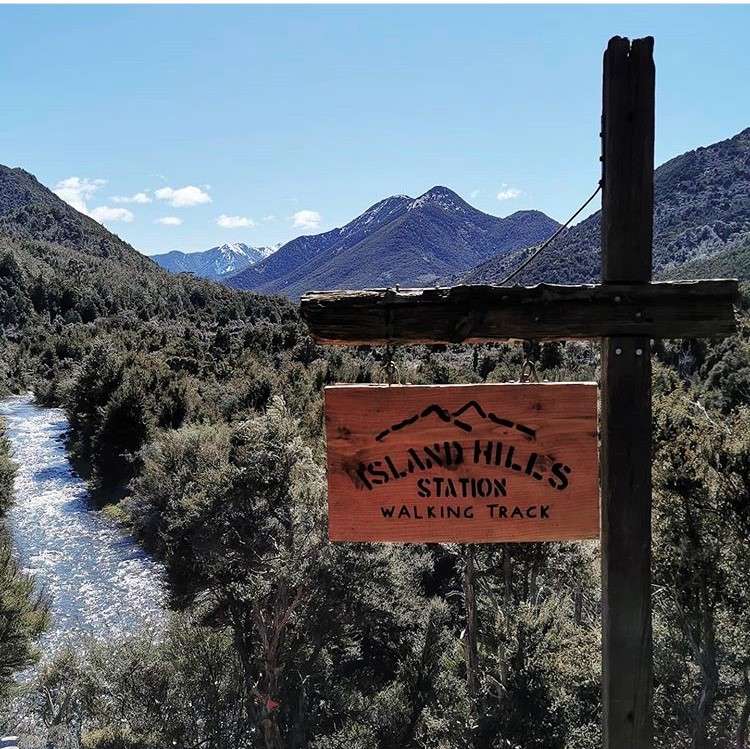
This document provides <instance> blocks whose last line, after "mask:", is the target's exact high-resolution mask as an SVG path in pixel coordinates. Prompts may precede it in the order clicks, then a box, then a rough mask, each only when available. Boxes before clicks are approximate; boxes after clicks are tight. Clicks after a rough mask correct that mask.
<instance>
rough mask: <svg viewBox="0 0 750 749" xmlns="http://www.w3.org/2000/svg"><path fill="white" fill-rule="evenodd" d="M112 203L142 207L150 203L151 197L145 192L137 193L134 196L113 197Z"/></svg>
mask: <svg viewBox="0 0 750 749" xmlns="http://www.w3.org/2000/svg"><path fill="white" fill-rule="evenodd" d="M112 202H113V203H138V204H139V205H144V204H146V203H150V202H151V197H150V196H149V194H148V193H147V192H137V193H135V195H115V196H114V197H113V198H112Z"/></svg>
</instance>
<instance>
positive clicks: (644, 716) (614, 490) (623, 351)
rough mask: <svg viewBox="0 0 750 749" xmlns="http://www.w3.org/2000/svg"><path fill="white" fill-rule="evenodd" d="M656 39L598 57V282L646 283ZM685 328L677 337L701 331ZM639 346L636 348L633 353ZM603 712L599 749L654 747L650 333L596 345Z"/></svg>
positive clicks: (618, 46) (615, 43)
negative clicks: (600, 63) (601, 80)
mask: <svg viewBox="0 0 750 749" xmlns="http://www.w3.org/2000/svg"><path fill="white" fill-rule="evenodd" d="M652 53H653V39H651V38H646V39H636V40H634V41H633V43H632V44H631V43H630V42H629V41H628V40H627V39H622V38H620V37H615V38H613V39H612V40H611V41H610V43H609V47H608V48H607V51H606V52H605V55H604V86H603V89H604V94H603V98H604V101H603V133H602V137H603V146H604V148H603V152H604V190H603V194H602V280H603V282H604V283H605V284H607V285H610V284H613V285H618V284H622V283H629V284H631V283H632V284H638V283H640V284H642V286H643V288H649V282H650V280H651V240H652V226H653V173H654V63H653V54H652ZM700 329H701V326H700V325H696V326H695V328H691V327H690V326H688V328H687V329H686V330H685V332H684V334H683V335H700V333H699V332H697V331H698V330H700ZM639 352H640V354H639ZM601 407H602V446H601V482H602V537H601V544H602V604H603V605H602V658H603V662H602V708H603V710H602V717H603V728H604V731H603V739H604V747H605V749H651V747H652V746H653V731H652V713H651V699H652V672H653V655H652V636H651V441H652V438H651V356H650V341H649V339H648V338H647V337H635V338H625V337H620V336H619V335H615V334H613V337H610V338H606V339H605V340H604V341H603V342H602V406H601Z"/></svg>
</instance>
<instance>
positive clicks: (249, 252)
mask: <svg viewBox="0 0 750 749" xmlns="http://www.w3.org/2000/svg"><path fill="white" fill-rule="evenodd" d="M279 247H281V245H280V244H277V245H272V246H271V247H251V246H250V245H247V244H244V243H243V242H227V243H225V244H221V245H219V246H217V247H211V249H209V250H204V251H203V252H181V251H179V250H173V251H172V252H166V253H164V254H162V255H152V257H151V259H152V260H154V261H155V262H157V263H158V264H159V265H161V266H162V268H166V269H167V270H168V271H171V272H172V273H193V274H194V275H196V276H201V277H202V278H210V279H218V278H224V277H225V276H230V275H231V274H233V273H239V272H240V271H242V270H245V268H249V267H250V266H252V265H255V264H256V263H259V262H260V261H261V260H265V259H266V258H267V257H268V256H269V255H272V254H273V253H274V252H276V250H278V249H279Z"/></svg>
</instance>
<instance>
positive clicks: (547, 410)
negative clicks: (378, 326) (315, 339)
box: [325, 383, 599, 543]
mask: <svg viewBox="0 0 750 749" xmlns="http://www.w3.org/2000/svg"><path fill="white" fill-rule="evenodd" d="M325 418H326V435H327V456H328V514H329V537H330V539H331V540H332V541H390V542H416V543H428V542H472V543H474V542H501V541H553V540H569V539H584V538H596V537H598V535H599V470H598V433H597V387H596V384H595V383H549V384H548V383H543V384H542V383H539V384H521V383H518V384H515V383H514V384H485V385H437V386H421V385H418V386H417V385H392V386H388V385H364V386H360V385H334V386H331V387H327V388H326V389H325Z"/></svg>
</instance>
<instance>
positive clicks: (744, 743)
mask: <svg viewBox="0 0 750 749" xmlns="http://www.w3.org/2000/svg"><path fill="white" fill-rule="evenodd" d="M742 690H743V692H744V693H745V701H744V703H743V704H742V712H741V713H740V723H739V726H738V727H737V749H750V743H748V723H750V661H745V662H744V663H743V664H742Z"/></svg>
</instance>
